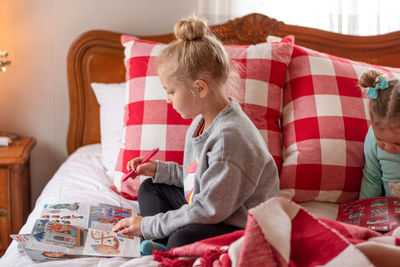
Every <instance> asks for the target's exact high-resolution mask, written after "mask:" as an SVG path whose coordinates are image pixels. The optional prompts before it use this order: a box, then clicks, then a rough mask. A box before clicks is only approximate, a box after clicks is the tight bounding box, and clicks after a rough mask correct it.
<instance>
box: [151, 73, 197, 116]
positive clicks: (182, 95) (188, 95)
mask: <svg viewBox="0 0 400 267" xmlns="http://www.w3.org/2000/svg"><path fill="white" fill-rule="evenodd" d="M159 76H160V80H161V84H162V85H163V87H164V89H165V91H166V93H167V103H169V104H172V107H173V108H174V109H175V110H176V111H177V112H178V113H179V114H180V115H181V116H182V118H184V119H189V118H194V117H196V116H197V115H198V114H199V113H200V112H199V111H198V110H197V109H196V102H197V100H198V97H197V95H196V94H195V93H194V91H192V88H187V87H185V86H184V84H183V83H179V82H177V81H176V79H174V78H172V77H171V76H170V75H166V74H165V72H163V71H160V72H159Z"/></svg>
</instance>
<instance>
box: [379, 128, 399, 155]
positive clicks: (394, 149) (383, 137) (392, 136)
mask: <svg viewBox="0 0 400 267" xmlns="http://www.w3.org/2000/svg"><path fill="white" fill-rule="evenodd" d="M372 129H373V130H374V134H375V140H376V144H377V145H378V147H379V148H380V149H382V150H384V151H386V152H387V153H389V154H400V127H391V128H381V127H374V125H372Z"/></svg>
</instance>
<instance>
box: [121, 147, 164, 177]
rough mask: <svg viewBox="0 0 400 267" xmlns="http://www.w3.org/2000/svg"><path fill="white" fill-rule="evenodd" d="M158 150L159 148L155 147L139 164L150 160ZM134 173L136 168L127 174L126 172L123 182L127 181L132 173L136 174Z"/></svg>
mask: <svg viewBox="0 0 400 267" xmlns="http://www.w3.org/2000/svg"><path fill="white" fill-rule="evenodd" d="M158 150H159V149H158V148H155V149H153V150H152V151H151V152H150V153H149V154H148V155H147V156H146V157H145V158H144V159H143V160H142V161H141V162H140V163H139V165H140V164H144V163H146V162H148V161H149V160H150V159H151V158H152V157H153V156H154V155H155V154H157V152H158ZM139 165H138V166H139ZM134 173H135V169H132V170H131V171H130V172H128V173H127V174H125V175H124V176H123V177H122V182H125V181H126V180H127V179H128V178H129V177H131V175H132V174H134Z"/></svg>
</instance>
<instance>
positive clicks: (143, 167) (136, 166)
mask: <svg viewBox="0 0 400 267" xmlns="http://www.w3.org/2000/svg"><path fill="white" fill-rule="evenodd" d="M143 159H144V158H143V157H137V158H134V159H132V160H130V161H128V163H127V165H126V169H127V170H128V171H131V170H135V174H133V175H132V176H131V178H132V179H133V178H136V176H139V175H145V176H151V177H154V176H155V175H156V170H157V162H155V161H152V160H150V161H148V162H146V163H144V164H140V162H142V160H143Z"/></svg>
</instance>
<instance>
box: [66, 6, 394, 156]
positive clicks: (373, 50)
mask: <svg viewBox="0 0 400 267" xmlns="http://www.w3.org/2000/svg"><path fill="white" fill-rule="evenodd" d="M211 30H212V31H213V32H214V34H215V35H216V36H217V37H219V38H220V39H221V40H222V42H223V43H225V44H255V43H259V42H264V41H265V40H266V37H267V36H268V35H274V36H279V37H283V36H286V35H294V36H295V43H296V44H298V45H301V46H305V47H308V48H311V49H314V50H317V51H320V52H326V53H329V54H332V55H336V56H340V57H345V58H349V59H353V60H358V61H364V62H368V63H372V64H377V65H384V66H390V67H400V31H396V32H392V33H389V34H383V35H379V36H350V35H343V34H337V33H332V32H327V31H322V30H317V29H312V28H307V27H300V26H293V25H287V24H285V23H283V22H281V21H277V20H276V19H273V18H269V17H267V16H264V15H261V14H249V15H247V16H245V17H242V18H238V19H235V20H231V21H228V22H227V23H225V24H221V25H215V26H211ZM120 37H121V33H116V32H110V31H103V30H93V31H88V32H86V33H83V34H81V35H80V36H78V37H77V39H76V40H75V41H74V42H73V43H72V45H71V47H70V49H69V52H68V58H67V72H68V84H69V99H70V122H69V129H68V137H67V149H68V153H72V152H74V151H75V150H76V149H77V148H79V147H81V146H83V145H87V144H93V143H99V142H100V118H99V105H98V103H97V100H96V97H95V95H94V93H93V91H92V89H91V86H90V83H92V82H101V83H119V82H124V81H125V67H124V62H123V59H124V50H123V47H122V45H121V43H120ZM138 37H140V38H142V39H147V40H153V41H158V42H163V43H168V42H170V41H172V40H173V39H174V36H173V34H166V35H159V36H138Z"/></svg>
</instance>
